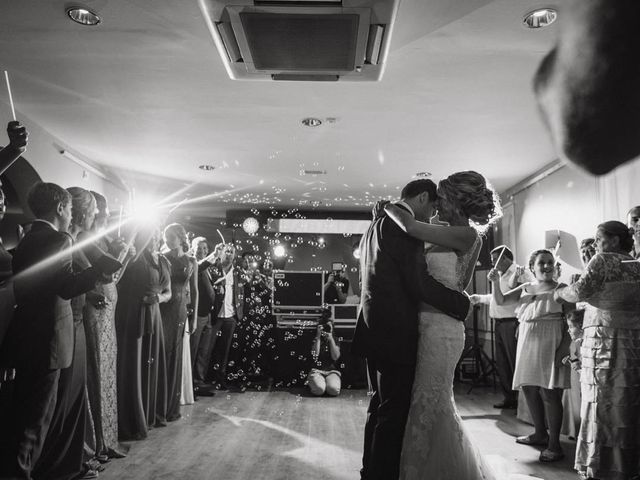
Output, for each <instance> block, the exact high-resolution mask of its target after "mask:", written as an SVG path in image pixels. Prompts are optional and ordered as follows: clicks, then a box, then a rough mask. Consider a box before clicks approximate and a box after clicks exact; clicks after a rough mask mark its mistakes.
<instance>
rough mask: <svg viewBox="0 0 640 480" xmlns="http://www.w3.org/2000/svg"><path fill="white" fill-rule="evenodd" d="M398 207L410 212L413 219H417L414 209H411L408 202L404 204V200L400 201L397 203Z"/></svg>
mask: <svg viewBox="0 0 640 480" xmlns="http://www.w3.org/2000/svg"><path fill="white" fill-rule="evenodd" d="M397 205H402V206H403V207H404V208H406V209H407V210H409V213H410V214H411V216H412V217H413V218H416V213H415V212H414V211H413V208H411V207H410V206H409V204H408V203H407V202H403V201H402V200H400V201H399V202H397Z"/></svg>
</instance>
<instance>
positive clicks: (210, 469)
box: [100, 388, 577, 480]
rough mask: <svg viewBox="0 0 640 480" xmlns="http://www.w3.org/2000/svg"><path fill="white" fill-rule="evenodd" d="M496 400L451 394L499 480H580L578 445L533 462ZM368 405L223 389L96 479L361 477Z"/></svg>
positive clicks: (361, 400) (345, 398)
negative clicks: (556, 457) (524, 479)
mask: <svg viewBox="0 0 640 480" xmlns="http://www.w3.org/2000/svg"><path fill="white" fill-rule="evenodd" d="M497 400H498V397H497V396H496V395H495V394H494V393H493V390H492V389H490V388H478V389H475V390H474V391H473V392H472V393H471V394H467V393H466V390H465V389H464V388H458V389H457V393H456V401H457V404H458V408H459V410H460V414H461V415H462V417H463V419H464V424H465V426H466V428H467V430H468V432H469V434H470V435H471V438H472V439H473V440H474V442H475V444H476V445H477V446H478V448H479V449H480V451H481V452H482V454H483V455H485V457H486V458H487V460H488V461H489V463H490V464H491V465H492V467H494V469H495V470H496V471H497V472H501V474H500V476H501V478H505V479H507V478H508V479H509V480H515V479H518V478H521V477H520V475H529V476H533V477H535V478H543V479H547V480H563V479H571V480H576V478H577V476H576V474H575V473H574V472H573V471H572V468H571V467H572V462H571V458H572V456H573V453H574V446H575V445H574V442H571V441H567V440H566V439H565V442H564V444H563V447H564V449H565V452H566V454H567V459H565V460H564V461H563V462H560V463H558V464H552V465H548V464H541V463H539V462H538V460H537V458H538V455H539V450H537V449H535V448H532V447H526V446H523V445H518V444H516V443H514V437H515V436H516V435H522V434H526V433H529V432H530V430H531V427H529V426H528V425H526V424H523V423H521V422H520V421H518V420H517V419H516V418H515V412H514V411H513V410H509V411H503V412H500V411H499V410H495V409H493V408H492V404H493V403H495V401H497ZM367 403H368V397H367V394H366V392H365V391H364V390H345V391H343V393H342V394H341V396H340V397H338V398H315V397H310V396H308V395H307V394H306V393H305V392H304V391H303V390H290V391H287V390H272V391H260V392H252V391H247V392H244V393H240V392H237V393H234V392H229V393H226V392H219V393H217V395H216V396H215V397H213V398H201V399H200V400H199V401H198V402H196V404H195V405H193V406H189V407H184V408H183V418H182V419H181V420H178V421H177V422H174V423H171V424H169V426H168V427H166V428H160V429H156V430H152V431H151V432H150V434H149V438H148V439H147V440H144V441H141V442H135V443H132V444H131V450H130V452H129V456H128V457H127V458H125V459H121V460H113V461H111V462H110V463H109V464H107V465H106V467H107V469H106V470H105V471H104V472H102V473H100V478H101V479H103V480H109V479H114V480H115V479H119V480H120V479H173V478H179V479H189V480H197V479H212V480H213V479H225V480H250V479H260V480H288V479H296V480H297V479H303V480H320V479H322V480H348V479H349V480H357V479H358V478H359V469H360V461H361V449H362V430H363V425H364V421H365V416H366V406H367ZM504 472H507V473H506V474H505V473H504ZM452 480H455V479H452Z"/></svg>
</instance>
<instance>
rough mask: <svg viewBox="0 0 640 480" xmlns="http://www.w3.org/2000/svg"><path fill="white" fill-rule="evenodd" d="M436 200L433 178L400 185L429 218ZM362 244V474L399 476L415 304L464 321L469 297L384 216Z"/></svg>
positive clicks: (357, 343)
mask: <svg viewBox="0 0 640 480" xmlns="http://www.w3.org/2000/svg"><path fill="white" fill-rule="evenodd" d="M435 200H436V185H435V183H433V182H432V181H431V180H427V179H419V180H414V181H412V182H410V183H408V184H407V185H406V186H405V187H404V188H403V190H402V194H401V201H400V202H399V203H398V204H397V205H399V206H400V207H402V208H405V209H406V210H407V211H408V212H409V213H411V214H412V215H413V216H415V218H416V219H417V220H420V221H423V222H428V221H429V218H430V217H431V216H432V214H433V211H434V208H433V204H434V202H435ZM360 251H361V255H362V256H361V257H360V276H361V282H362V300H361V309H360V315H359V317H358V324H357V326H356V331H355V335H354V339H353V350H354V353H356V354H358V355H360V356H363V357H365V358H366V360H367V371H368V374H369V383H370V388H371V390H372V391H373V396H372V397H371V402H370V403H369V409H368V411H367V422H366V425H365V430H364V455H363V458H362V463H363V468H362V470H361V478H362V479H363V480H378V479H379V480H396V479H397V478H398V474H399V465H400V452H401V450H402V438H403V435H404V429H405V423H406V421H407V415H408V413H409V405H410V402H411V388H412V386H413V376H414V372H415V365H416V354H417V348H418V306H419V304H420V302H425V303H428V304H430V305H432V306H434V307H436V308H438V309H439V310H441V311H442V312H444V313H446V314H448V315H451V316H452V317H454V318H457V319H458V320H464V319H465V317H466V316H467V312H468V310H469V300H468V298H467V296H466V295H464V294H462V293H459V292H456V291H454V290H450V289H448V288H446V287H444V286H443V285H442V284H440V283H439V282H437V281H436V280H434V279H433V277H431V275H429V272H428V270H427V265H426V263H425V258H424V244H423V242H421V241H419V240H417V239H415V238H413V237H410V236H409V235H407V234H406V233H404V232H403V231H402V230H401V229H400V227H399V226H398V225H397V224H396V223H395V222H394V221H393V220H391V219H390V218H388V217H386V216H382V217H379V218H375V219H374V220H373V222H372V223H371V225H370V226H369V229H368V230H367V232H366V233H365V234H364V236H363V238H362V241H361V243H360Z"/></svg>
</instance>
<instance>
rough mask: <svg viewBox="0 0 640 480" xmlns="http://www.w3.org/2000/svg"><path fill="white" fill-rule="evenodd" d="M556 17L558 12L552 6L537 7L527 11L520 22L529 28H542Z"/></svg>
mask: <svg viewBox="0 0 640 480" xmlns="http://www.w3.org/2000/svg"><path fill="white" fill-rule="evenodd" d="M557 18H558V12H556V11H555V10H554V9H553V8H539V9H537V10H534V11H533V12H529V13H527V14H526V15H525V16H524V18H523V19H522V23H524V25H525V26H526V27H529V28H542V27H547V26H549V25H551V24H552V23H553V22H555V21H556V19H557Z"/></svg>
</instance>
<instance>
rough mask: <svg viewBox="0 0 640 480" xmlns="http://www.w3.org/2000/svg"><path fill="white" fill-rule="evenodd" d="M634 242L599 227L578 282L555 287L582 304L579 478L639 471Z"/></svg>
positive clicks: (638, 277) (617, 227) (639, 321)
mask: <svg viewBox="0 0 640 480" xmlns="http://www.w3.org/2000/svg"><path fill="white" fill-rule="evenodd" d="M632 247H633V236H632V234H631V232H630V231H629V229H628V228H627V226H626V225H624V224H623V223H621V222H617V221H610V222H605V223H603V224H601V225H599V226H598V230H597V233H596V250H597V252H598V253H597V254H596V255H595V256H594V257H593V258H592V259H591V261H590V262H589V264H588V266H587V269H586V271H585V272H584V273H583V274H582V276H581V277H580V279H579V280H578V281H577V282H576V283H574V284H572V285H570V286H565V287H560V288H558V289H557V290H556V298H557V299H558V300H560V301H568V302H586V304H587V305H586V310H585V314H584V320H583V325H582V346H581V348H580V357H581V372H580V383H581V387H582V388H581V389H582V408H581V418H582V420H581V425H580V434H579V437H578V444H577V448H576V459H575V468H576V470H577V471H578V473H579V474H580V475H581V476H582V477H583V478H590V479H600V480H629V479H632V478H637V477H638V473H639V472H640V455H638V452H639V450H638V448H639V445H640V422H638V412H639V411H640V263H639V262H637V261H634V260H633V257H632V256H631V255H629V252H630V251H631V249H632Z"/></svg>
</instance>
